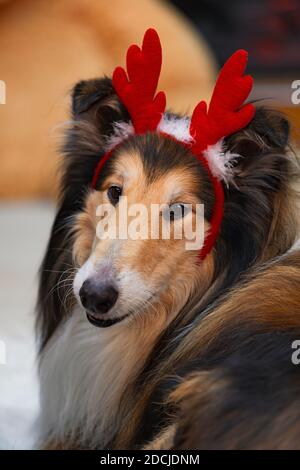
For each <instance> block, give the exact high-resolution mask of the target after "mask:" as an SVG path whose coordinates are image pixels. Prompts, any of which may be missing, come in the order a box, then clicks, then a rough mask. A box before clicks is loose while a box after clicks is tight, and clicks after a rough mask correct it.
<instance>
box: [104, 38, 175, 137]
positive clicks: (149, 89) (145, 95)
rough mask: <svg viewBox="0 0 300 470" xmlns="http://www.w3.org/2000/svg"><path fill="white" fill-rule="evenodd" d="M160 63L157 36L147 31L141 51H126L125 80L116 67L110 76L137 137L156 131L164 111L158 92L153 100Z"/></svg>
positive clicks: (159, 46) (132, 48)
mask: <svg viewBox="0 0 300 470" xmlns="http://www.w3.org/2000/svg"><path fill="white" fill-rule="evenodd" d="M161 62H162V51H161V44H160V40H159V37H158V34H157V32H156V31H155V30H154V29H148V30H147V31H146V33H145V36H144V39H143V46H142V49H140V48H139V47H138V46H136V45H132V46H130V47H129V49H128V51H127V57H126V65H127V75H128V78H127V75H126V72H125V70H124V69H123V68H122V67H117V68H116V69H115V71H114V73H113V86H114V88H115V90H116V92H117V94H118V96H119V98H120V99H121V101H122V103H123V104H124V105H125V106H126V108H127V110H128V112H129V114H130V117H131V120H132V122H133V126H134V129H135V132H136V133H138V134H141V133H144V132H147V131H154V130H156V129H157V126H158V124H159V121H160V120H161V117H162V114H163V113H164V110H165V107H166V97H165V94H164V93H163V92H159V93H158V94H157V95H156V96H155V93H156V88H157V83H158V79H159V74H160V69H161Z"/></svg>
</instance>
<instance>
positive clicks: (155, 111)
mask: <svg viewBox="0 0 300 470" xmlns="http://www.w3.org/2000/svg"><path fill="white" fill-rule="evenodd" d="M247 58H248V54H247V52H246V51H244V50H239V51H237V52H235V53H234V54H233V55H232V56H231V57H230V58H229V59H228V60H227V62H226V63H225V65H224V66H223V68H222V70H221V72H220V74H219V76H218V79H217V82H216V85H215V88H214V91H213V94H212V98H211V101H210V105H209V107H208V109H207V105H206V103H205V102H204V101H201V102H200V103H199V104H198V105H197V106H196V108H195V109H194V112H193V114H192V117H191V119H190V120H187V119H186V120H185V121H184V122H185V127H186V129H185V130H184V132H181V133H180V136H179V135H178V133H176V131H175V132H174V126H170V125H169V123H168V118H167V117H166V116H164V112H165V108H166V97H165V94H164V92H161V91H160V92H159V93H157V94H156V88H157V84H158V79H159V75H160V70H161V63H162V50H161V44H160V40H159V36H158V34H157V32H156V31H155V30H154V29H148V30H147V31H146V33H145V35H144V40H143V45H142V49H140V48H139V47H138V46H136V45H132V46H130V47H129V49H128V51H127V58H126V59H127V60H126V68H127V73H126V72H125V70H124V69H123V68H122V67H117V68H116V69H115V71H114V73H113V79H112V83H113V86H114V89H115V91H116V93H117V95H118V97H119V98H120V100H121V102H122V103H123V104H124V106H125V107H126V109H127V111H128V113H129V115H130V118H131V121H132V124H129V125H128V124H127V125H124V126H123V127H122V125H119V127H118V129H117V130H118V134H117V135H116V136H115V138H114V139H113V140H112V141H111V146H110V148H109V150H108V151H107V153H106V154H105V155H104V156H103V157H102V158H101V160H100V161H99V163H98V166H97V168H96V171H95V173H94V177H93V181H92V187H93V188H95V186H96V183H97V179H98V176H99V173H100V171H101V169H102V167H103V165H104V164H105V162H106V161H107V160H108V158H109V157H110V155H111V154H112V152H113V150H114V149H115V148H116V146H117V145H119V143H120V142H121V141H123V140H124V139H125V138H127V137H128V136H129V135H131V134H144V133H146V132H149V131H157V132H161V133H163V134H164V135H169V136H170V137H172V138H173V139H174V138H175V139H176V140H177V141H178V142H179V143H181V144H182V145H184V146H185V147H187V148H188V149H189V150H190V151H191V152H192V153H193V155H194V156H195V157H196V158H197V159H198V161H199V162H200V164H201V165H203V166H204V167H205V168H206V171H207V173H208V175H209V177H210V180H211V183H212V186H213V189H214V193H215V203H214V207H213V212H212V217H211V220H210V221H209V222H210V230H209V233H208V234H207V235H206V238H205V242H204V246H203V247H202V249H201V250H200V253H199V257H200V259H202V260H203V259H204V258H205V256H206V255H207V254H208V253H209V252H210V251H211V250H212V248H213V246H214V244H215V241H216V239H217V236H218V233H219V230H220V226H221V222H222V218H223V212H224V191H223V185H222V180H225V181H226V179H227V178H228V173H229V171H230V158H232V155H231V154H230V153H224V152H223V150H222V142H223V139H224V137H227V136H229V135H230V134H233V133H234V132H237V131H238V130H240V129H243V128H244V127H245V126H246V125H247V124H248V123H249V122H250V121H251V120H252V118H253V116H254V113H255V108H254V106H253V105H252V104H246V105H243V103H244V101H245V100H246V99H247V97H248V96H249V94H250V91H251V89H252V85H253V80H252V77H251V76H250V75H246V76H244V75H243V74H244V71H245V68H246V65H247Z"/></svg>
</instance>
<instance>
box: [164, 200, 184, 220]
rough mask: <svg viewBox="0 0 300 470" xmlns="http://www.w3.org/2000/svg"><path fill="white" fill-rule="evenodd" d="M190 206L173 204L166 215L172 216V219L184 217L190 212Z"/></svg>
mask: <svg viewBox="0 0 300 470" xmlns="http://www.w3.org/2000/svg"><path fill="white" fill-rule="evenodd" d="M189 210H190V209H189V206H188V205H187V204H180V203H177V204H171V205H170V206H169V210H168V211H167V213H166V214H165V215H166V217H170V220H171V221H173V220H178V219H182V218H183V217H184V216H186V215H187V213H188V212H189Z"/></svg>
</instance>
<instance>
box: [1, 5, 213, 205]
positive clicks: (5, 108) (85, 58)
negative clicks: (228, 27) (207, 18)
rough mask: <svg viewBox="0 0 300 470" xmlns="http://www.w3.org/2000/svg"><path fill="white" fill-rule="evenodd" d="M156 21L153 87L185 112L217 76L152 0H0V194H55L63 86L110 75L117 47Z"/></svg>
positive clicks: (202, 50) (185, 28)
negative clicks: (1, 92) (158, 55)
mask: <svg viewBox="0 0 300 470" xmlns="http://www.w3.org/2000/svg"><path fill="white" fill-rule="evenodd" d="M149 26H150V27H155V28H156V29H157V30H158V31H159V34H160V37H161V41H162V44H163V50H164V57H163V63H164V67H163V73H162V77H161V80H160V84H159V87H161V89H163V90H165V91H166V93H167V96H168V104H169V106H170V107H171V108H172V107H176V110H178V111H182V112H186V111H189V110H190V109H192V108H193V106H194V105H195V103H197V102H198V101H199V98H200V97H201V99H207V98H209V96H210V92H211V84H212V83H213V81H214V77H215V65H214V60H213V57H212V55H211V53H210V51H209V50H208V48H207V46H206V44H205V42H204V41H203V40H201V38H199V37H198V35H196V34H195V33H194V32H193V30H192V28H191V26H190V24H189V23H188V22H187V21H186V20H185V19H183V18H182V17H181V16H180V15H179V14H178V12H177V11H176V10H174V9H173V7H171V6H170V5H169V4H167V3H165V2H162V1H158V0H131V1H130V2H129V3H128V2H127V1H125V0H111V1H109V2H106V1H104V0H52V1H51V2H50V1H48V0H22V1H21V0H5V1H3V0H0V31H1V36H0V80H3V81H4V82H5V84H6V104H1V105H0V122H1V126H0V142H1V153H0V196H1V197H2V198H4V197H5V198H8V197H10V198H25V197H26V198H29V197H31V198H32V197H49V196H55V195H56V194H57V177H56V168H57V163H58V154H57V146H58V144H59V141H60V136H61V133H62V132H61V126H60V124H61V123H63V122H64V121H65V120H66V119H67V116H68V110H69V92H70V90H71V88H72V86H73V85H74V84H75V83H76V82H77V81H78V80H81V79H88V78H93V77H97V76H98V77H99V76H102V75H103V74H105V73H106V74H109V73H110V72H111V70H113V68H114V67H115V66H116V65H117V64H122V61H123V52H124V49H125V50H126V48H127V46H128V45H129V44H131V43H139V42H140V41H141V38H142V35H143V32H144V31H145V29H147V28H148V27H149Z"/></svg>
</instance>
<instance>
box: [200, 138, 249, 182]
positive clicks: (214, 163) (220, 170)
mask: <svg viewBox="0 0 300 470" xmlns="http://www.w3.org/2000/svg"><path fill="white" fill-rule="evenodd" d="M203 155H204V157H205V158H206V159H207V161H208V165H209V168H210V169H211V172H212V174H213V175H214V176H215V177H216V178H218V179H219V180H223V181H224V182H225V183H228V182H229V181H230V180H231V179H232V177H233V163H234V161H235V160H236V159H237V158H238V157H239V156H240V155H239V154H238V153H231V152H229V151H224V143H223V139H221V140H219V141H218V142H217V143H216V144H214V145H209V146H208V147H207V149H206V150H204V152H203Z"/></svg>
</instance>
